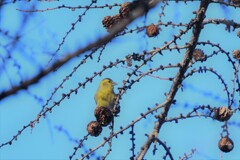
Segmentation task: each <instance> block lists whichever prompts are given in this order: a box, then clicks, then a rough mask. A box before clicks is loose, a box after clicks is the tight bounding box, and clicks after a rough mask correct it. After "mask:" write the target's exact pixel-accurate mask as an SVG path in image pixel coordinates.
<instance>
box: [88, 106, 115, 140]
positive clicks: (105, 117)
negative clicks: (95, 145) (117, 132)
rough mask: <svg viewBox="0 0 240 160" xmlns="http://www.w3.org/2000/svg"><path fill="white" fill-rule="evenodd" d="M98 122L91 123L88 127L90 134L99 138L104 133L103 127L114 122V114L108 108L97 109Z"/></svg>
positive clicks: (95, 113)
mask: <svg viewBox="0 0 240 160" xmlns="http://www.w3.org/2000/svg"><path fill="white" fill-rule="evenodd" d="M94 115H95V117H96V121H91V122H90V123H89V124H88V125H87V131H88V134H89V135H91V136H94V137H97V136H99V135H100V134H101V132H102V127H106V126H107V125H109V124H110V123H111V122H112V120H113V113H112V111H111V110H110V109H109V108H107V107H96V109H95V111H94Z"/></svg>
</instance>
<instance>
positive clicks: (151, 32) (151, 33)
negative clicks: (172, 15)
mask: <svg viewBox="0 0 240 160" xmlns="http://www.w3.org/2000/svg"><path fill="white" fill-rule="evenodd" d="M146 33H147V35H148V37H156V36H157V35H158V34H159V31H158V26H156V25H154V24H151V25H149V26H147V28H146Z"/></svg>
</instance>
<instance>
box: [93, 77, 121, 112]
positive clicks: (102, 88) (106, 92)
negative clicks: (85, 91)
mask: <svg viewBox="0 0 240 160" xmlns="http://www.w3.org/2000/svg"><path fill="white" fill-rule="evenodd" d="M115 85H117V83H115V82H113V80H111V79H110V78H105V79H103V80H102V81H101V82H100V84H99V87H98V90H97V92H96V94H95V96H94V99H95V102H96V104H97V107H107V108H109V109H110V110H111V111H113V107H114V101H115V98H116V94H115V93H114V91H113V89H114V86H115Z"/></svg>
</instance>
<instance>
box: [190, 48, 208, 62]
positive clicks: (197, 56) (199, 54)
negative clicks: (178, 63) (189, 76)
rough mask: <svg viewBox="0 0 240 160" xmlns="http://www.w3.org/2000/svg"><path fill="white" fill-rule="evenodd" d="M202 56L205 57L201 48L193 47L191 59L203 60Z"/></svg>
mask: <svg viewBox="0 0 240 160" xmlns="http://www.w3.org/2000/svg"><path fill="white" fill-rule="evenodd" d="M204 58H205V55H204V53H203V51H202V50H201V49H195V50H194V51H193V59H194V60H195V61H198V60H203V59H204Z"/></svg>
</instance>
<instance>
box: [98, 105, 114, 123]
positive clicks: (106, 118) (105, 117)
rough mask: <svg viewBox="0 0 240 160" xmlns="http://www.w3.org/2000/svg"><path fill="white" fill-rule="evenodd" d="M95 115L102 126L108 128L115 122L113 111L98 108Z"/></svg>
mask: <svg viewBox="0 0 240 160" xmlns="http://www.w3.org/2000/svg"><path fill="white" fill-rule="evenodd" d="M94 115H95V117H96V119H97V121H98V123H99V124H100V125H101V126H107V125H109V124H110V123H111V122H112V120H113V114H112V111H111V110H110V109H109V108H107V107H97V108H96V109H95V111H94Z"/></svg>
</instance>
